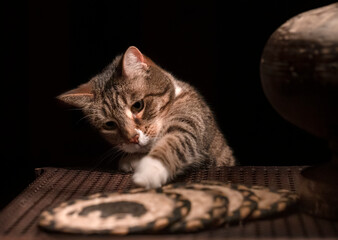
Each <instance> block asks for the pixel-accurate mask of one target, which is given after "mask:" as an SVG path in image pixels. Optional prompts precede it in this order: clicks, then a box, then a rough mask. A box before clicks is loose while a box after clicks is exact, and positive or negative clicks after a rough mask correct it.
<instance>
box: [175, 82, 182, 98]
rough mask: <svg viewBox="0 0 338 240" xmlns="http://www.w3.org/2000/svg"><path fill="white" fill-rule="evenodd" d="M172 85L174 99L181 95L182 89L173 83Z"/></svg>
mask: <svg viewBox="0 0 338 240" xmlns="http://www.w3.org/2000/svg"><path fill="white" fill-rule="evenodd" d="M173 83H174V87H175V97H177V96H178V95H180V94H181V92H182V88H181V87H180V86H178V85H177V84H176V83H175V82H173Z"/></svg>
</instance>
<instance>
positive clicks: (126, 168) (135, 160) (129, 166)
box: [119, 153, 145, 172]
mask: <svg viewBox="0 0 338 240" xmlns="http://www.w3.org/2000/svg"><path fill="white" fill-rule="evenodd" d="M144 155H145V154H141V153H134V154H127V155H126V156H123V157H122V158H120V160H119V170H121V171H123V172H134V171H135V169H136V167H137V166H138V164H139V163H140V160H141V159H142V157H144Z"/></svg>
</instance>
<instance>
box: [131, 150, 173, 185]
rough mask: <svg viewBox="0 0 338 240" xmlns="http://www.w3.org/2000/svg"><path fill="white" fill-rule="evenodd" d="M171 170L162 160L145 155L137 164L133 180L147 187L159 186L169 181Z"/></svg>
mask: <svg viewBox="0 0 338 240" xmlns="http://www.w3.org/2000/svg"><path fill="white" fill-rule="evenodd" d="M168 179H169V171H168V169H167V168H166V167H165V166H164V164H163V163H162V161H161V160H159V159H157V158H154V157H152V156H149V155H147V156H145V157H143V158H142V159H141V160H140V162H139V164H138V165H137V166H136V170H135V174H134V175H133V181H134V183H136V184H137V185H139V186H141V187H145V188H148V189H149V188H157V187H161V186H162V185H164V184H165V183H167V181H168Z"/></svg>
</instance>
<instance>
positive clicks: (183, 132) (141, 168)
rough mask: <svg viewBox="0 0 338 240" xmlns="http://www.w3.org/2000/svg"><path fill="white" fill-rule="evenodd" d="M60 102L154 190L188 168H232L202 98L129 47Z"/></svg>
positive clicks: (122, 165)
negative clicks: (75, 111) (81, 113)
mask: <svg viewBox="0 0 338 240" xmlns="http://www.w3.org/2000/svg"><path fill="white" fill-rule="evenodd" d="M59 99H61V100H63V101H65V102H67V103H69V104H71V105H74V106H77V107H81V108H82V110H83V111H84V113H85V114H86V115H87V116H88V118H89V119H90V121H91V123H92V124H93V126H95V127H96V128H98V129H99V131H100V132H101V134H102V135H103V137H105V138H106V139H107V140H108V141H109V142H110V143H111V144H112V145H114V146H116V147H117V148H119V149H120V150H122V151H124V152H126V153H128V154H126V156H125V157H123V158H122V159H121V160H120V162H119V166H120V169H121V170H123V171H134V172H135V173H134V175H133V180H134V182H135V183H136V184H138V185H140V186H143V187H147V188H152V187H158V186H161V185H163V184H165V183H166V182H168V181H169V180H171V179H173V178H174V177H175V176H176V175H177V174H178V173H181V172H183V171H184V170H185V169H187V168H188V167H190V166H192V165H200V164H201V163H205V162H208V161H209V162H210V164H216V165H226V166H233V165H235V160H234V157H233V155H232V150H231V149H230V147H229V146H228V145H227V143H226V141H225V139H224V137H223V135H222V133H221V132H220V130H219V128H218V126H217V124H216V121H215V119H214V116H213V114H212V112H211V110H210V108H209V107H208V105H207V104H206V103H205V101H204V100H203V98H202V97H201V96H200V94H199V93H198V92H197V91H196V90H195V89H194V88H193V87H192V86H190V85H189V84H187V83H184V82H182V81H179V80H177V79H176V78H174V77H173V76H172V75H171V74H169V73H168V72H166V71H165V70H163V69H161V68H160V67H159V66H157V65H156V64H155V63H153V62H152V61H151V60H150V59H149V58H147V57H146V56H144V55H143V54H142V53H141V52H140V51H139V50H138V49H137V48H135V47H130V48H128V49H127V51H126V52H125V54H124V55H123V56H118V57H116V58H115V60H114V61H113V62H112V63H111V64H110V65H109V66H108V67H106V69H104V70H103V71H102V73H101V74H98V75H97V76H95V77H94V78H93V79H92V80H90V81H89V82H88V83H86V84H83V85H81V86H79V87H78V88H76V89H74V90H71V91H69V92H66V93H64V94H62V95H60V96H59Z"/></svg>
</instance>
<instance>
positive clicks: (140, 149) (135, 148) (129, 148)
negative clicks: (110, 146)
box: [119, 143, 150, 153]
mask: <svg viewBox="0 0 338 240" xmlns="http://www.w3.org/2000/svg"><path fill="white" fill-rule="evenodd" d="M119 148H120V149H121V150H122V151H123V152H126V153H147V152H149V150H150V149H149V147H148V146H141V145H139V144H134V143H130V144H121V145H119Z"/></svg>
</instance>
